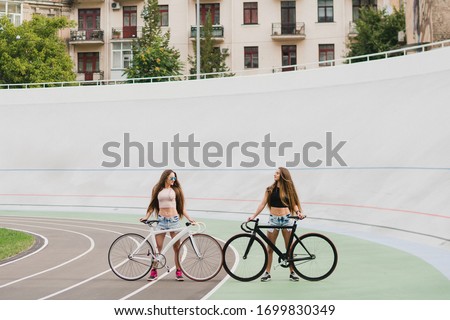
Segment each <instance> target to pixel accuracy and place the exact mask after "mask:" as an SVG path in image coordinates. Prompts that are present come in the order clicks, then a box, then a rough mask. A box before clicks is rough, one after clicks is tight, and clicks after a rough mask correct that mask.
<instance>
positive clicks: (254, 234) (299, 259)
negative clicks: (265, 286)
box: [223, 217, 338, 281]
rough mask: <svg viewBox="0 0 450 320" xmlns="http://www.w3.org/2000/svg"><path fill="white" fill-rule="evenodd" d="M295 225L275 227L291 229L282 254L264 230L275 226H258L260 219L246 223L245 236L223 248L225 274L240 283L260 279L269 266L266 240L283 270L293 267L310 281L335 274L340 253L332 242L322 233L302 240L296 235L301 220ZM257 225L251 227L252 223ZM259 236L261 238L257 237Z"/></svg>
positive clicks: (304, 236)
mask: <svg viewBox="0 0 450 320" xmlns="http://www.w3.org/2000/svg"><path fill="white" fill-rule="evenodd" d="M291 218H292V219H294V223H293V225H292V226H284V227H276V228H279V229H291V230H292V232H291V236H290V238H289V242H288V245H287V248H288V249H287V250H286V249H285V250H286V251H287V252H282V251H281V250H280V249H279V248H278V247H277V246H276V245H275V244H274V243H272V242H271V241H270V240H269V238H268V237H267V236H266V235H265V234H264V232H263V231H262V229H271V228H274V227H273V226H268V225H259V223H258V222H259V220H258V219H256V220H251V221H248V222H244V223H243V224H242V225H241V229H242V230H243V231H244V232H245V233H240V234H237V235H235V236H233V237H231V238H230V239H229V240H228V241H227V242H226V243H225V245H224V246H223V253H224V255H223V256H224V262H223V267H224V269H225V271H226V272H227V273H228V274H229V275H230V276H231V277H232V278H234V279H236V280H239V281H252V280H255V279H256V278H258V277H260V276H261V275H262V274H263V273H264V271H265V269H266V266H267V263H268V256H267V249H266V246H265V245H264V243H263V241H264V242H265V243H266V244H267V245H268V246H270V247H271V248H272V249H273V251H274V253H275V254H276V255H278V263H279V265H280V266H281V267H284V268H288V267H289V266H292V268H293V269H294V271H295V273H297V274H298V275H299V276H300V277H301V278H303V279H305V280H309V281H319V280H323V279H325V278H327V277H328V276H329V275H330V274H332V273H333V271H334V269H335V268H336V265H337V260H338V254H337V250H336V247H335V246H334V244H333V242H331V240H330V239H328V238H327V237H325V236H324V235H322V234H319V233H307V234H304V235H302V236H300V237H298V236H297V235H296V234H295V230H296V229H297V220H298V219H299V218H298V217H291ZM250 223H252V224H254V225H253V226H249V224H250ZM258 236H259V237H258Z"/></svg>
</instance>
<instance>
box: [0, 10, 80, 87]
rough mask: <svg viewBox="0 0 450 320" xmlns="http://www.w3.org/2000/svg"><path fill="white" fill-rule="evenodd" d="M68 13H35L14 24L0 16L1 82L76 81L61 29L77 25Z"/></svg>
mask: <svg viewBox="0 0 450 320" xmlns="http://www.w3.org/2000/svg"><path fill="white" fill-rule="evenodd" d="M74 25H75V24H74V23H73V22H70V21H69V20H68V19H67V18H65V17H54V18H47V17H43V16H40V15H34V16H33V17H32V19H31V20H29V21H25V22H23V24H21V25H20V26H17V27H16V26H14V25H13V24H12V23H11V22H10V21H9V20H8V18H6V17H2V18H1V19H0V83H2V84H17V83H38V82H64V81H74V80H75V78H76V75H75V73H74V71H73V67H74V65H73V62H72V60H71V58H70V56H69V54H68V53H67V48H66V45H65V43H64V42H63V40H62V39H61V38H59V36H58V31H59V30H61V29H65V28H67V27H71V26H74Z"/></svg>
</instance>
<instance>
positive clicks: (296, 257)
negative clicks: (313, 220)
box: [290, 233, 338, 281]
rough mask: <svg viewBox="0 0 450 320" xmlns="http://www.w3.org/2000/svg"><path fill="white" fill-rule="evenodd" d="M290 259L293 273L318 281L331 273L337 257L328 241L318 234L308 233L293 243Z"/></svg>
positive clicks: (335, 251) (334, 248) (334, 249)
mask: <svg viewBox="0 0 450 320" xmlns="http://www.w3.org/2000/svg"><path fill="white" fill-rule="evenodd" d="M290 258H291V259H292V261H291V265H292V267H293V268H294V271H295V273H297V274H298V275H299V276H300V277H302V278H303V279H305V280H309V281H319V280H323V279H325V278H327V277H328V276H329V275H330V274H332V273H333V271H334V269H335V268H336V265H337V260H338V255H337V250H336V247H335V246H334V244H333V242H331V240H330V239H328V238H327V237H325V236H324V235H321V234H318V233H308V234H305V235H302V236H301V237H300V241H299V240H297V241H296V242H295V243H294V245H293V246H292V250H291V252H290Z"/></svg>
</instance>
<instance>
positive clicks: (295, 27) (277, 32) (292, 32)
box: [272, 22, 306, 41]
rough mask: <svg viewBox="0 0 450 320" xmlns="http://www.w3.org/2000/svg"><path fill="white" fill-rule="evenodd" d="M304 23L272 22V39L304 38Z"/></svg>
mask: <svg viewBox="0 0 450 320" xmlns="http://www.w3.org/2000/svg"><path fill="white" fill-rule="evenodd" d="M305 38H306V34H305V23H304V22H296V23H272V39H273V40H281V41H282V40H304V39H305Z"/></svg>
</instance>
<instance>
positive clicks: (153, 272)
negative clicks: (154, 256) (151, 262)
mask: <svg viewBox="0 0 450 320" xmlns="http://www.w3.org/2000/svg"><path fill="white" fill-rule="evenodd" d="M156 279H158V271H156V269H152V270H151V271H150V276H149V277H148V278H147V280H148V281H153V280H156Z"/></svg>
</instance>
